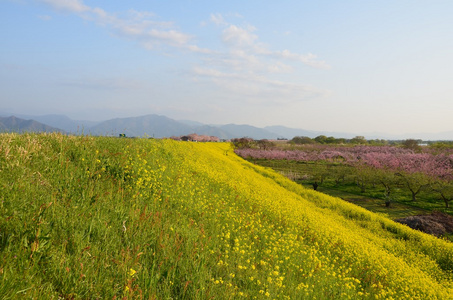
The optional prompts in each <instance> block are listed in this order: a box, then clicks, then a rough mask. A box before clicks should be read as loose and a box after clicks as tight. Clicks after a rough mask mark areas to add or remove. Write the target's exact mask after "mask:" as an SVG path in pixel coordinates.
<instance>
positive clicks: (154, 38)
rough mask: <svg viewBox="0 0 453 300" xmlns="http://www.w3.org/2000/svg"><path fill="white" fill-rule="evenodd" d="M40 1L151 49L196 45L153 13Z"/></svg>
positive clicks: (70, 1) (69, 1) (63, 0)
mask: <svg viewBox="0 0 453 300" xmlns="http://www.w3.org/2000/svg"><path fill="white" fill-rule="evenodd" d="M39 1H40V2H42V3H44V4H46V5H48V6H50V7H52V8H53V9H55V10H58V11H62V12H69V13H74V14H77V15H78V16H80V17H81V18H83V19H87V20H92V21H94V22H96V23H98V24H100V25H102V26H106V27H107V28H109V29H110V30H111V31H112V32H114V33H116V34H117V35H119V36H122V37H125V38H130V39H133V40H137V41H139V42H140V43H141V44H142V45H143V46H145V47H146V48H148V49H151V48H154V47H156V46H159V45H164V46H171V47H181V48H185V49H188V50H190V49H191V47H192V46H194V45H191V44H190V41H191V40H192V36H191V35H189V34H187V33H184V32H182V31H180V30H178V29H177V28H176V26H175V25H174V24H173V23H172V22H158V21H155V20H154V19H153V18H154V17H155V14H154V13H152V12H147V11H136V10H129V11H128V12H126V14H125V15H124V16H119V15H117V14H113V13H109V12H107V11H105V10H104V9H102V8H99V7H91V6H88V5H86V4H85V3H84V2H83V1H81V0H39ZM195 49H196V50H198V51H199V50H200V48H195Z"/></svg>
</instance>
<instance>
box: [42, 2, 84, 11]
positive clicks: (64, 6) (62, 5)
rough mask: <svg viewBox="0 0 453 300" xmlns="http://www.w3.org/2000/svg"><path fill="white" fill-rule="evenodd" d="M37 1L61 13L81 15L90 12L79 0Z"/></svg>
mask: <svg viewBox="0 0 453 300" xmlns="http://www.w3.org/2000/svg"><path fill="white" fill-rule="evenodd" d="M39 1H40V2H43V3H45V4H48V5H50V6H52V7H53V8H55V9H57V10H61V11H68V12H74V13H81V12H86V11H89V10H90V7H89V6H86V5H85V4H83V1H79V0H39Z"/></svg>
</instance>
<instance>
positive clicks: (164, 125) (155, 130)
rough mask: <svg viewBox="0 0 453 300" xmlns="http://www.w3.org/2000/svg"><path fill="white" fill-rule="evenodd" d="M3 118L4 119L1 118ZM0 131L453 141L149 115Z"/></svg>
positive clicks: (16, 119) (17, 123)
mask: <svg viewBox="0 0 453 300" xmlns="http://www.w3.org/2000/svg"><path fill="white" fill-rule="evenodd" d="M1 116H3V117H1ZM0 132H65V133H71V134H92V135H105V136H118V135H119V134H126V136H128V137H155V138H162V137H171V136H181V135H188V134H191V133H197V134H199V135H209V136H216V137H219V138H220V139H232V138H238V137H251V138H254V139H278V138H281V139H284V138H286V139H292V138H293V137H295V136H308V137H310V138H314V137H317V136H319V135H325V136H333V137H336V138H353V137H355V136H357V135H361V136H365V138H366V139H390V140H403V139H408V138H414V139H422V140H453V131H450V132H443V133H437V134H432V133H431V134H428V133H425V134H423V133H420V134H411V135H398V136H396V135H393V136H392V135H388V134H379V133H374V134H363V133H362V134H357V133H355V134H352V133H344V132H325V131H312V130H304V129H297V128H288V127H285V126H267V127H264V128H259V127H255V126H251V125H237V124H227V125H206V124H203V123H200V122H196V121H190V120H179V121H178V120H174V119H170V118H168V117H165V116H160V115H154V114H152V115H146V116H139V117H130V118H116V119H111V120H107V121H103V122H94V121H81V120H72V119H70V118H69V117H67V116H63V115H43V116H32V115H15V116H8V114H5V113H0Z"/></svg>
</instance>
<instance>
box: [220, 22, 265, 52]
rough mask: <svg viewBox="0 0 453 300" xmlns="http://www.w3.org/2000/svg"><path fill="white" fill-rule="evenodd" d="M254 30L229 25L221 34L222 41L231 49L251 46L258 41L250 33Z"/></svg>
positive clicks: (256, 37)
mask: <svg viewBox="0 0 453 300" xmlns="http://www.w3.org/2000/svg"><path fill="white" fill-rule="evenodd" d="M254 30H255V28H253V27H250V28H240V27H237V26H235V25H230V26H229V27H228V28H226V29H225V30H224V31H223V33H222V40H223V42H224V43H225V44H228V45H230V46H233V47H248V46H252V45H253V44H254V43H255V41H256V40H257V39H258V36H257V35H255V34H253V33H252V32H253V31H254Z"/></svg>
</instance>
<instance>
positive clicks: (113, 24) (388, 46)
mask: <svg viewBox="0 0 453 300" xmlns="http://www.w3.org/2000/svg"><path fill="white" fill-rule="evenodd" d="M0 7H1V10H0V16H1V18H0V24H1V28H2V30H0V39H1V40H2V47H1V48H0V54H1V55H0V79H1V80H0V91H1V94H0V111H4V112H10V113H13V114H25V115H26V114H28V115H45V114H60V115H66V116H68V117H70V118H71V119H77V120H108V119H111V118H123V117H134V116H140V115H148V114H158V115H164V116H167V117H169V118H172V119H175V120H193V121H198V122H201V123H204V124H228V123H234V124H248V125H252V126H256V127H260V128H262V127H265V126H273V125H282V126H286V127H289V128H300V129H306V130H311V131H329V132H350V133H353V132H357V133H373V132H378V133H386V134H389V135H401V134H406V135H410V134H411V133H414V134H415V133H439V132H449V131H453V118H451V116H450V114H451V112H452V111H453V101H452V100H453V99H452V96H453V87H452V86H451V83H450V82H449V81H450V79H451V78H452V72H453V53H452V52H451V49H453V40H452V39H451V36H453V20H452V18H451V15H452V13H453V2H450V1H429V2H427V1H379V2H366V3H365V2H363V1H341V2H336V1H335V2H334V1H316V2H308V1H283V2H278V3H277V2H274V1H246V2H244V1H241V2H239V1H228V2H221V3H214V2H212V1H197V2H191V1H190V2H189V1H176V2H171V3H170V2H159V1H147V2H142V1H135V0H132V1H121V2H116V1H115V2H112V1H109V2H104V1H88V0H84V1H82V0H5V1H2V2H1V4H0ZM450 139H453V136H452V137H450Z"/></svg>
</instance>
